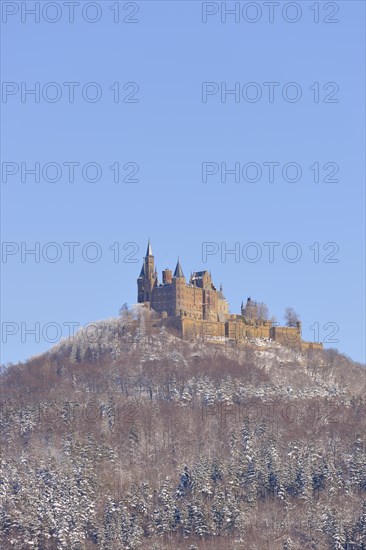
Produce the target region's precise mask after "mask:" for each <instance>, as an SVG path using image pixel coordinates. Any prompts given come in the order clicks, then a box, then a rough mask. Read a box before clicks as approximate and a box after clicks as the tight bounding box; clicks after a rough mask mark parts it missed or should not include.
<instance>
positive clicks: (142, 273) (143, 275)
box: [139, 263, 145, 277]
mask: <svg viewBox="0 0 366 550" xmlns="http://www.w3.org/2000/svg"><path fill="white" fill-rule="evenodd" d="M139 276H140V277H145V263H143V264H142V268H141V272H140V275H139Z"/></svg>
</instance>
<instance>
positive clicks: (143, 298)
mask: <svg viewBox="0 0 366 550" xmlns="http://www.w3.org/2000/svg"><path fill="white" fill-rule="evenodd" d="M157 284H158V274H157V272H156V270H155V261H154V256H153V253H152V248H151V243H150V239H149V242H148V243H147V250H146V256H145V258H144V263H143V264H142V268H141V272H140V275H139V278H138V279H137V301H138V303H139V304H141V303H145V302H148V303H150V301H151V294H152V291H153V289H154V287H155V286H156V285H157Z"/></svg>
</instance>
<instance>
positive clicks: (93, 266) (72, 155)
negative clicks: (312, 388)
mask: <svg viewBox="0 0 366 550" xmlns="http://www.w3.org/2000/svg"><path fill="white" fill-rule="evenodd" d="M235 5H236V6H237V7H236V8H235ZM233 8H235V9H236V10H237V11H236V13H231V14H230V13H225V9H226V10H232V9H233ZM31 9H33V10H34V9H35V10H36V12H35V15H34V14H33V15H32V14H31V13H30V12H29V13H28V12H27V10H31ZM2 10H3V13H2V21H3V22H2V80H3V90H2V91H3V94H2V103H1V109H2V138H3V145H2V183H1V185H2V199H3V201H2V205H3V206H2V240H3V250H2V252H3V255H2V301H3V305H2V341H3V344H2V362H8V361H12V362H17V361H19V360H24V359H26V358H28V357H30V356H31V355H34V354H36V353H39V352H41V351H43V350H46V349H48V348H49V347H50V346H51V345H52V343H51V341H52V340H57V339H58V337H59V336H60V335H62V336H63V337H65V336H67V335H68V330H69V328H68V327H69V324H70V323H75V326H76V324H79V326H81V325H85V324H86V323H88V322H92V321H96V320H98V319H104V318H108V317H112V316H115V315H117V312H118V309H119V307H120V306H121V305H122V304H123V303H124V302H127V303H129V304H133V303H135V302H136V278H137V276H138V274H139V271H140V268H141V261H142V257H143V256H144V254H145V250H146V243H147V239H148V237H149V236H150V237H151V241H152V246H153V251H154V254H155V259H156V263H157V266H158V270H159V272H160V271H161V270H162V269H164V268H165V267H166V266H170V267H173V268H174V266H175V263H176V260H177V256H178V255H179V256H180V259H181V264H182V267H183V270H184V272H185V274H186V276H189V274H190V271H191V270H200V269H202V268H205V269H210V270H211V271H212V276H213V278H214V281H215V282H216V283H217V284H220V282H222V284H223V287H224V292H225V295H226V297H227V299H228V300H229V303H230V307H231V311H232V312H238V311H239V308H240V302H241V300H242V299H244V300H246V298H247V297H248V296H251V297H252V299H256V300H260V301H263V302H265V303H267V305H268V307H269V310H270V313H271V314H272V315H275V316H276V317H277V318H278V320H279V321H281V322H282V320H283V311H284V308H285V307H286V306H292V307H293V308H294V309H295V310H296V311H297V312H298V313H299V314H300V315H301V318H302V321H303V337H304V338H305V339H309V340H314V338H315V339H317V338H318V337H319V338H320V339H321V340H324V341H325V344H326V345H327V346H328V347H329V346H331V347H337V348H338V349H339V350H340V351H342V352H344V353H346V354H348V355H350V356H351V357H352V358H354V359H356V360H360V361H361V360H364V333H365V326H364V307H365V296H364V275H365V273H364V246H365V243H364V181H365V173H364V150H365V140H364V121H365V108H364V94H365V81H364V67H365V58H364V51H365V49H364V32H365V31H364V29H365V4H364V2H360V1H356V2H352V1H347V2H307V1H301V2H290V3H289V2H274V3H269V4H268V2H267V3H266V2H256V3H254V2H237V3H235V2H227V3H226V4H225V3H223V8H221V2H206V3H205V2H204V3H201V2H196V1H188V2H187V1H184V2H175V1H174V2H173V1H172V2H156V1H145V2H136V3H135V2H116V1H114V2H112V1H109V0H107V1H102V2H85V1H81V2H74V3H70V2H69V3H67V2H61V1H60V2H57V3H56V2H38V3H36V2H2ZM37 10H38V13H37ZM72 11H73V13H72ZM36 18H37V19H39V21H38V20H37V21H36ZM72 18H73V22H70V19H72ZM52 21H54V22H52ZM93 21H94V22H93ZM32 89H33V90H34V93H27V92H29V91H30V90H32ZM230 92H231V93H230ZM36 163H38V164H36ZM111 167H112V168H111ZM31 169H33V170H35V173H33V174H32V173H30V172H28V171H27V170H31ZM225 170H226V171H225ZM230 170H231V172H230ZM36 180H39V181H36ZM22 243H23V244H22ZM37 243H38V244H37ZM64 243H69V244H64ZM70 243H74V244H70ZM91 243H94V244H91ZM205 243H214V244H211V245H207V244H205ZM265 243H267V244H265ZM268 243H276V244H268ZM294 243H295V244H294ZM30 249H34V250H36V254H33V255H32V254H26V250H30ZM229 250H235V251H236V253H235V254H228V253H227V252H228V251H229ZM72 251H73V254H72ZM205 251H206V252H208V253H207V254H203V252H205ZM38 253H39V254H38ZM72 255H74V261H70V260H71V259H72ZM94 259H96V260H97V261H94ZM136 260H137V263H136V262H135V261H136ZM255 260H256V261H255ZM37 323H38V324H37ZM32 328H33V329H36V333H35V334H31V333H29V332H27V331H28V330H31V329H32ZM56 329H57V330H56ZM11 333H13V334H11ZM38 333H39V334H38ZM36 340H37V341H36ZM332 340H336V341H335V342H332Z"/></svg>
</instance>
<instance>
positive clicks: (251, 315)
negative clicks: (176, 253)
mask: <svg viewBox="0 0 366 550" xmlns="http://www.w3.org/2000/svg"><path fill="white" fill-rule="evenodd" d="M137 301H138V303H140V304H144V305H145V306H146V307H149V308H151V309H152V310H154V311H155V312H156V313H157V314H158V315H159V317H160V319H161V322H162V324H164V325H165V326H167V327H171V328H174V329H175V330H176V331H177V332H178V334H179V335H180V336H181V337H182V338H184V339H195V338H198V337H199V338H205V339H206V340H210V339H211V340H213V341H215V340H216V341H217V339H225V340H226V339H229V340H234V341H235V342H241V341H244V340H246V339H248V338H265V339H268V340H275V341H277V342H279V343H281V344H283V345H287V346H290V347H297V348H300V349H310V348H314V349H322V347H323V346H322V344H321V343H318V342H304V341H303V340H302V338H301V323H300V322H297V323H296V326H294V327H292V326H291V327H284V326H282V327H281V326H278V325H277V324H276V323H273V322H271V321H270V320H269V319H267V318H266V316H267V315H268V312H267V311H266V308H263V304H258V303H257V302H255V301H253V300H251V298H248V299H247V302H246V304H245V306H244V304H243V303H242V305H241V313H239V314H232V313H230V312H229V304H228V302H227V300H226V298H225V296H224V294H223V290H222V286H220V290H217V288H216V287H215V285H214V284H213V282H212V277H211V273H210V272H209V271H208V270H202V271H194V272H192V274H191V276H190V278H189V281H188V282H187V280H186V278H185V276H184V273H183V269H182V266H181V264H180V261H179V258H178V261H177V265H176V267H175V270H174V274H173V272H172V271H171V270H170V269H168V268H166V269H164V270H163V272H162V282H161V283H160V282H159V278H158V273H157V271H156V269H155V259H154V256H153V253H152V247H151V243H150V240H149V242H148V245H147V250H146V256H145V258H144V261H143V265H142V268H141V272H140V275H139V277H138V279H137Z"/></svg>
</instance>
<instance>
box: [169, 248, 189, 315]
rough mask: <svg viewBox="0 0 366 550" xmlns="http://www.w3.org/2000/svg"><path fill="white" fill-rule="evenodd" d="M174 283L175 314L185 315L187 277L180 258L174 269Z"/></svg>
mask: <svg viewBox="0 0 366 550" xmlns="http://www.w3.org/2000/svg"><path fill="white" fill-rule="evenodd" d="M172 285H173V300H174V315H176V316H182V315H184V309H185V287H186V279H185V277H184V273H183V269H182V266H181V265H180V261H179V258H178V261H177V265H176V268H175V270H174V275H173V279H172Z"/></svg>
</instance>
